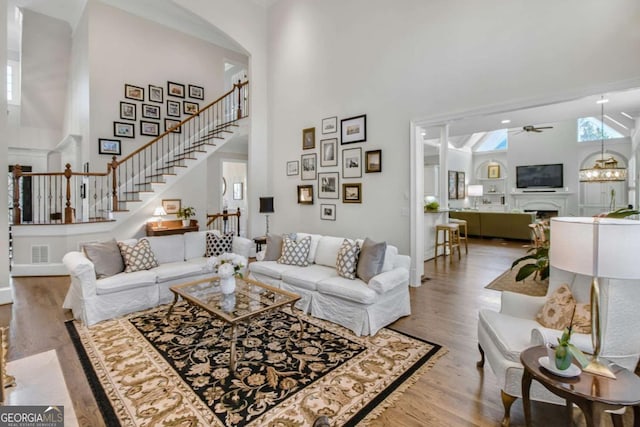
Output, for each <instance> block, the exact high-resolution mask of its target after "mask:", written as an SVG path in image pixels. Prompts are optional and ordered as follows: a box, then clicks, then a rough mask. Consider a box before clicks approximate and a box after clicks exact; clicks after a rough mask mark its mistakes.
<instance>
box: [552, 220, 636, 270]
mask: <svg viewBox="0 0 640 427" xmlns="http://www.w3.org/2000/svg"><path fill="white" fill-rule="evenodd" d="M550 235H551V245H550V249H549V263H550V265H552V266H553V267H557V268H559V269H562V270H566V271H570V272H573V273H578V274H584V275H587V276H593V277H606V278H610V279H623V280H626V279H639V278H640V263H639V262H638V254H639V253H640V221H634V220H628V219H616V218H589V217H575V218H574V217H571V218H565V217H554V218H551V231H550Z"/></svg>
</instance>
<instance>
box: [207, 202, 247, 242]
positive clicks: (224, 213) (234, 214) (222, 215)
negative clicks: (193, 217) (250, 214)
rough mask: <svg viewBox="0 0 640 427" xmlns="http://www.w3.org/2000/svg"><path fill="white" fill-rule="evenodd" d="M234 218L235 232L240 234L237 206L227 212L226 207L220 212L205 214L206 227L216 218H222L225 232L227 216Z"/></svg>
mask: <svg viewBox="0 0 640 427" xmlns="http://www.w3.org/2000/svg"><path fill="white" fill-rule="evenodd" d="M233 217H235V218H236V227H235V228H236V230H235V231H236V234H237V235H238V236H239V235H240V208H238V209H237V210H236V211H235V212H228V211H227V210H226V209H225V210H223V211H222V213H216V214H207V228H209V227H210V226H211V225H212V224H213V223H215V221H216V220H218V219H222V221H223V224H224V225H223V230H222V231H223V232H226V231H227V230H226V228H227V227H226V226H227V221H228V220H229V218H233Z"/></svg>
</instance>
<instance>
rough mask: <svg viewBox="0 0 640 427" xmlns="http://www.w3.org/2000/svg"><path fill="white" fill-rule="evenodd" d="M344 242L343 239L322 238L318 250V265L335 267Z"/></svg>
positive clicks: (316, 259) (316, 260)
mask: <svg viewBox="0 0 640 427" xmlns="http://www.w3.org/2000/svg"><path fill="white" fill-rule="evenodd" d="M343 240H344V238H343V237H332V236H322V238H321V239H320V241H319V242H318V246H317V248H316V254H315V255H316V257H315V262H316V264H319V265H326V266H327V267H335V266H336V257H337V256H338V251H339V250H340V246H342V241H343Z"/></svg>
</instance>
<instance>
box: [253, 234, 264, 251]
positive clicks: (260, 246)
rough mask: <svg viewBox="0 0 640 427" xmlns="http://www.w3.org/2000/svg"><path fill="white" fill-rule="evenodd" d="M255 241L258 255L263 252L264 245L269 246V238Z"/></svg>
mask: <svg viewBox="0 0 640 427" xmlns="http://www.w3.org/2000/svg"><path fill="white" fill-rule="evenodd" d="M253 241H254V242H255V244H256V253H258V252H260V251H261V250H262V245H266V244H267V236H259V237H254V238H253Z"/></svg>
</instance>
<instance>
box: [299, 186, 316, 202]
mask: <svg viewBox="0 0 640 427" xmlns="http://www.w3.org/2000/svg"><path fill="white" fill-rule="evenodd" d="M298 203H299V204H301V205H312V204H313V185H298Z"/></svg>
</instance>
